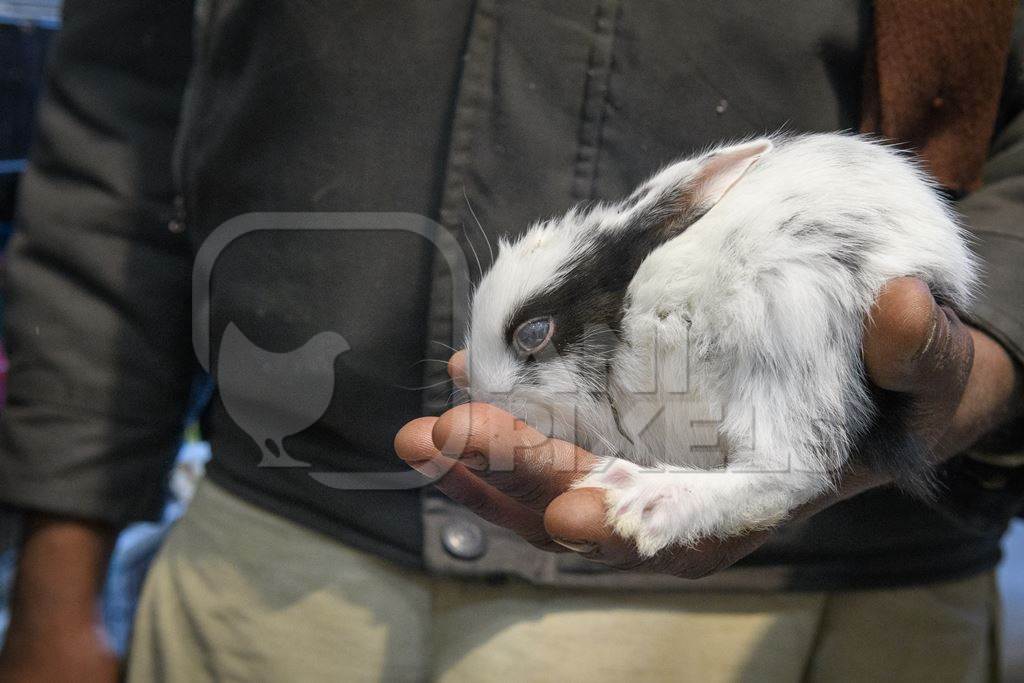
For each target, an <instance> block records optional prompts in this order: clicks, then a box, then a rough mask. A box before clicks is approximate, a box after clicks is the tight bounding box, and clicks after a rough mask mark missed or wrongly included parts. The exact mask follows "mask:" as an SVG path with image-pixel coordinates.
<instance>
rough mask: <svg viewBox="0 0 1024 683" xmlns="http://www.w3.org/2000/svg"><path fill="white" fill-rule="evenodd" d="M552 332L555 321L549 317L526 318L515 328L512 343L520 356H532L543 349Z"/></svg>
mask: <svg viewBox="0 0 1024 683" xmlns="http://www.w3.org/2000/svg"><path fill="white" fill-rule="evenodd" d="M554 332H555V321H554V320H552V319H551V318H550V317H547V318H534V319H533V320H527V321H526V322H525V323H523V324H522V325H520V326H519V327H517V328H516V331H515V333H513V335H512V345H513V346H514V347H515V349H516V353H518V354H519V355H520V356H523V357H524V358H525V357H526V356H532V355H535V354H537V353H540V352H541V351H543V350H544V348H545V347H546V346H547V345H548V343H549V342H550V341H551V335H553V334H554Z"/></svg>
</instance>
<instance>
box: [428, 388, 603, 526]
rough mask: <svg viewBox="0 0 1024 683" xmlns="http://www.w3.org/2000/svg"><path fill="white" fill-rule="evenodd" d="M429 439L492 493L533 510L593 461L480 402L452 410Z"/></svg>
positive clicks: (582, 452)
mask: <svg viewBox="0 0 1024 683" xmlns="http://www.w3.org/2000/svg"><path fill="white" fill-rule="evenodd" d="M433 437H434V445H435V446H436V447H437V449H438V450H439V451H440V452H441V453H444V454H445V455H448V456H452V457H457V458H459V459H460V460H462V461H463V462H464V463H466V464H467V465H470V466H471V467H473V469H474V471H475V472H476V474H477V475H478V476H479V477H481V478H482V479H484V480H486V481H487V482H488V483H490V484H491V485H492V486H494V487H495V488H496V489H498V490H499V491H502V492H503V493H505V494H507V495H509V496H510V497H512V498H513V499H515V500H517V501H519V502H521V503H523V504H524V505H526V506H527V507H529V508H531V509H533V510H536V511H538V512H543V511H544V508H545V507H547V505H548V503H550V502H551V501H552V500H554V499H555V498H556V497H558V496H559V495H561V494H562V493H564V492H565V491H566V490H568V489H569V488H570V487H571V486H572V485H573V484H574V483H575V482H576V480H578V479H579V478H580V477H582V476H583V475H584V474H586V473H587V472H589V471H590V469H592V468H593V466H594V465H595V464H596V462H597V459H596V458H595V457H594V456H593V455H591V454H590V453H588V452H587V451H585V450H584V449H582V448H579V447H578V446H575V445H574V444H571V443H568V442H565V441H561V440H559V439H552V438H549V437H547V436H545V435H544V434H542V433H541V432H539V431H537V430H536V429H534V428H532V427H530V426H529V425H527V424H526V423H524V422H523V421H522V420H518V419H516V418H515V417H514V416H512V415H510V414H509V413H507V412H505V411H503V410H501V409H500V408H496V407H494V406H491V405H488V404H485V403H467V404H464V405H461V406H456V407H455V408H452V409H451V410H449V411H448V412H446V413H445V414H444V415H442V416H441V418H440V419H439V420H438V421H437V423H436V424H435V425H434V428H433Z"/></svg>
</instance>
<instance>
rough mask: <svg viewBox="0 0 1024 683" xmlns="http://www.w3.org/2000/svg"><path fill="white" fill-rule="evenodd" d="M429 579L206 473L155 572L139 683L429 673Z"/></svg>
mask: <svg viewBox="0 0 1024 683" xmlns="http://www.w3.org/2000/svg"><path fill="white" fill-rule="evenodd" d="M429 614H430V592H429V589H428V583H427V582H426V580H425V579H424V578H423V577H421V576H419V575H418V574H416V573H415V572H410V571H406V570H403V569H401V568H398V567H396V566H395V565H392V564H390V563H388V562H386V561H383V560H380V559H377V558H374V557H372V556H370V555H367V554H365V553H362V552H359V551H356V550H352V549H350V548H347V547H345V546H343V545H341V544H339V543H336V542H334V541H332V540H330V539H328V538H327V537H325V536H322V535H319V534H316V533H314V532H310V531H307V530H305V529H303V528H301V527H299V526H297V525H295V524H292V523H290V522H288V521H286V520H283V519H281V518H279V517H276V516H274V515H272V514H269V513H267V512H264V511H262V510H259V509H257V508H255V507H253V506H251V505H249V504H247V503H245V502H243V501H241V500H239V499H238V498H236V497H234V496H232V495H231V494H228V493H227V492H225V491H224V490H223V489H220V488H217V487H216V486H215V485H213V484H211V483H210V482H208V481H206V482H203V483H202V484H201V485H200V488H199V490H198V491H197V493H196V497H195V499H194V500H193V502H192V505H191V507H190V508H189V510H188V511H187V512H186V514H185V516H184V517H183V518H182V519H181V520H180V521H179V523H178V524H177V525H176V526H175V528H174V530H173V531H172V532H171V534H170V536H169V537H168V540H167V543H166V545H165V546H164V547H163V549H162V550H161V552H160V554H159V555H158V557H157V559H156V560H155V562H154V564H153V567H152V569H151V570H150V574H149V576H148V577H147V579H146V584H145V587H144V589H143V595H142V598H141V601H140V606H139V611H138V613H137V616H136V621H135V629H134V634H133V639H132V645H131V650H130V652H129V661H128V678H129V680H131V681H146V682H150V681H190V682H198V681H204V680H246V681H281V680H285V681H287V680H295V681H338V680H345V681H361V680H420V679H422V678H423V672H424V671H425V670H426V668H427V657H428V651H427V637H428V630H427V628H428V625H429V624H428V621H429Z"/></svg>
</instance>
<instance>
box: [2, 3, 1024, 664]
mask: <svg viewBox="0 0 1024 683" xmlns="http://www.w3.org/2000/svg"><path fill="white" fill-rule="evenodd" d="M59 27H60V0H0V271H2V269H3V248H4V246H5V245H6V243H7V240H8V238H9V237H10V235H11V233H12V231H13V230H16V229H17V225H16V224H15V221H14V215H13V210H14V202H15V197H16V195H17V188H18V179H19V176H20V174H21V173H22V172H23V170H24V168H25V159H26V157H27V155H28V149H29V145H30V141H31V133H32V119H33V111H34V105H35V102H36V100H37V98H38V95H39V87H40V83H41V80H42V73H43V68H44V57H45V53H46V49H47V46H48V45H49V43H50V41H51V39H52V37H53V35H54V34H55V32H56V31H58V30H59ZM2 315H3V298H2V296H0V318H2ZM6 372H7V360H6V356H5V355H4V353H3V346H2V338H0V403H2V400H3V394H4V388H5V383H6ZM203 393H204V388H203V387H199V388H198V395H197V397H196V400H195V401H194V404H195V405H196V406H197V407H198V406H201V405H202V403H203V398H204V397H203ZM186 434H187V436H186V439H185V442H184V443H183V444H182V449H181V453H180V455H179V458H178V464H177V467H176V469H175V472H174V475H173V476H172V478H171V481H170V486H169V489H168V492H167V509H166V513H165V515H164V519H163V520H162V521H161V522H159V523H152V524H138V525H135V526H133V527H130V528H128V529H127V530H125V532H124V533H123V534H122V536H121V539H120V541H119V543H118V547H117V550H116V552H115V557H114V560H113V563H112V566H111V569H110V576H109V578H108V582H107V587H106V593H105V601H106V605H105V613H104V617H105V621H106V623H107V627H108V629H109V632H110V634H111V637H112V639H113V641H114V644H115V646H116V647H117V649H118V650H119V651H123V648H124V645H125V642H126V640H127V635H128V630H129V628H130V625H131V614H132V610H133V608H134V604H135V598H136V595H137V593H138V590H139V587H140V585H141V581H142V578H143V577H144V575H145V571H146V568H147V567H148V565H149V561H150V560H151V559H152V557H153V554H154V553H155V551H156V549H157V547H158V546H159V543H160V541H161V540H162V538H163V535H164V534H165V533H166V530H167V528H168V527H169V525H170V524H172V523H173V521H174V520H175V519H176V518H177V517H178V516H179V515H180V514H181V511H182V510H183V509H184V507H185V506H186V505H187V503H188V500H189V497H190V495H191V492H192V490H193V488H194V486H195V483H196V481H197V480H198V478H199V477H200V476H202V471H203V464H204V463H205V461H206V459H207V457H208V455H209V454H208V449H207V448H206V445H205V444H204V443H203V442H202V441H201V440H200V438H199V435H198V432H197V431H196V430H195V429H191V430H187V432H186ZM17 534H18V519H17V518H16V517H15V516H14V515H12V514H11V513H9V512H6V511H4V510H2V509H0V641H2V637H3V631H4V628H5V626H6V609H5V604H6V596H7V593H8V591H9V588H10V582H11V580H12V576H13V567H14V562H15V555H14V551H13V549H12V547H13V544H14V541H15V539H16V538H17ZM1004 549H1005V559H1004V561H1003V564H1002V566H1001V568H1000V574H999V575H1000V583H1001V587H1002V592H1003V599H1004V604H1005V611H1004V620H1003V623H1004V647H1003V653H1004V659H1005V661H1004V666H1005V672H1006V678H1007V680H1010V681H1024V523H1020V522H1018V523H1017V524H1016V525H1015V526H1014V527H1013V528H1012V529H1011V532H1010V533H1009V534H1008V535H1007V537H1006V539H1005V543H1004Z"/></svg>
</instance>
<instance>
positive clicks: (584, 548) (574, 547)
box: [552, 538, 597, 555]
mask: <svg viewBox="0 0 1024 683" xmlns="http://www.w3.org/2000/svg"><path fill="white" fill-rule="evenodd" d="M552 540H553V541H554V542H555V543H557V544H558V545H560V546H562V547H563V548H568V549H569V550H571V551H573V552H574V553H580V554H581V555H587V554H589V553H592V552H594V551H595V550H597V544H596V543H591V542H590V541H566V540H563V539H561V538H554V539H552Z"/></svg>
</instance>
